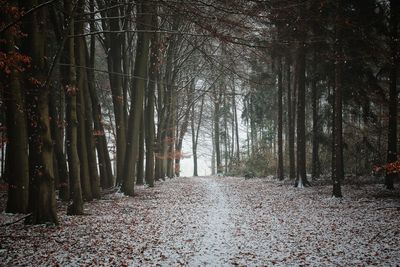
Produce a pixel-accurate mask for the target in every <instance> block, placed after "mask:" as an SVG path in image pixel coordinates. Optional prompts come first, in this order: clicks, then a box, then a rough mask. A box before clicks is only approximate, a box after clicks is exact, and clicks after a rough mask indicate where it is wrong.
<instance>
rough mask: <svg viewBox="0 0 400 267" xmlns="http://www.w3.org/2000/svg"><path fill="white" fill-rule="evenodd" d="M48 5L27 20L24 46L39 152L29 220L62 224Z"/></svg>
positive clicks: (28, 4) (31, 2)
mask: <svg viewBox="0 0 400 267" xmlns="http://www.w3.org/2000/svg"><path fill="white" fill-rule="evenodd" d="M43 2H44V1H40V0H27V1H21V2H20V5H21V6H23V7H24V8H25V9H26V10H30V9H32V8H34V7H36V6H38V5H40V4H43ZM47 19H48V8H47V6H45V7H42V8H40V9H38V10H37V11H36V12H33V13H31V14H30V15H29V18H26V19H25V23H24V29H25V32H26V33H27V37H26V44H25V45H24V49H25V52H26V54H28V55H30V56H31V57H32V62H31V70H30V75H31V77H27V79H28V84H29V91H30V96H31V97H33V99H32V104H33V105H32V107H33V108H32V110H31V112H32V113H33V114H31V115H32V118H33V120H34V121H35V122H36V124H34V125H31V127H32V129H31V132H32V133H33V135H32V136H31V138H32V139H33V141H32V146H31V147H30V148H29V149H30V152H32V151H35V153H33V154H34V155H35V157H36V158H35V165H34V171H32V172H31V174H32V177H30V179H31V189H30V194H31V195H32V197H31V199H32V200H35V201H34V202H33V203H32V204H31V212H32V216H31V217H30V218H29V221H28V222H29V223H33V224H40V223H54V224H57V223H58V218H57V213H56V199H55V186H54V170H53V144H52V138H51V130H50V116H49V104H48V103H49V93H50V87H49V85H48V77H47V73H48V68H47V62H46V61H47V60H46V58H47V56H48V54H47V51H46V42H47V39H46V33H47V30H48V29H47V25H48V23H47Z"/></svg>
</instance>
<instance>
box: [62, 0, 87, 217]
mask: <svg viewBox="0 0 400 267" xmlns="http://www.w3.org/2000/svg"><path fill="white" fill-rule="evenodd" d="M76 4H77V3H76V2H71V1H69V0H64V12H65V14H66V15H67V16H68V17H69V19H68V20H66V25H65V27H66V28H67V29H68V31H67V32H68V35H69V36H74V34H75V25H74V13H75V8H76ZM64 62H65V65H66V71H65V74H66V77H64V80H63V85H64V88H65V91H66V92H65V93H66V96H67V97H66V100H67V110H66V112H67V130H66V139H67V140H66V146H67V155H68V167H69V176H70V184H71V189H70V190H71V194H72V204H71V205H70V206H69V207H68V214H70V215H80V214H83V198H82V187H81V176H80V162H79V155H78V116H77V111H76V110H77V108H76V105H77V93H78V92H77V91H78V88H77V83H76V69H75V51H74V37H70V38H68V39H67V40H66V42H65V59H64Z"/></svg>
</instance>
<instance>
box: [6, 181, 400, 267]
mask: <svg viewBox="0 0 400 267" xmlns="http://www.w3.org/2000/svg"><path fill="white" fill-rule="evenodd" d="M136 192H137V193H136V196H135V197H134V198H130V197H124V196H122V195H121V194H118V193H114V194H110V195H106V196H105V197H104V198H103V199H101V200H95V201H92V202H90V203H86V204H85V211H86V213H87V214H88V215H86V216H67V215H65V214H66V204H65V203H61V202H59V203H58V205H59V208H58V210H59V216H60V221H61V224H60V225H59V226H46V225H38V226H27V225H24V224H23V222H18V223H15V224H11V225H7V226H4V227H0V265H1V266H27V265H28V266H29V265H30V266H66V265H67V266H399V263H400V235H399V232H400V228H399V215H400V209H399V207H400V193H399V190H397V191H394V192H389V191H386V190H384V189H383V188H382V186H380V185H374V184H368V185H363V186H357V187H354V186H351V185H345V186H344V187H343V193H344V195H345V197H344V198H342V199H335V198H331V197H330V193H331V187H330V186H328V185H317V186H314V187H310V188H303V189H297V188H293V187H292V186H291V185H289V184H288V183H282V182H278V181H274V180H271V179H268V178H265V179H249V180H245V179H244V178H234V177H197V178H185V177H183V178H174V179H171V180H168V181H166V182H160V183H158V184H157V185H156V187H155V188H146V187H143V186H139V187H137V190H136ZM0 199H1V201H0V202H1V206H0V208H2V209H4V203H5V194H4V193H3V194H2V195H1V196H0ZM22 216H23V215H12V214H6V213H4V212H3V213H1V214H0V224H2V225H3V224H5V223H8V222H11V221H15V220H17V219H18V218H20V217H22Z"/></svg>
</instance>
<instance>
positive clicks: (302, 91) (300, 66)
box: [295, 43, 310, 187]
mask: <svg viewBox="0 0 400 267" xmlns="http://www.w3.org/2000/svg"><path fill="white" fill-rule="evenodd" d="M304 45H305V44H304V43H300V44H299V46H298V48H297V60H296V75H297V171H298V175H297V177H296V182H295V186H296V187H304V186H309V185H310V184H309V182H308V180H307V170H306V128H305V127H306V125H305V112H306V111H305V109H306V88H305V83H306V79H305V78H306V77H305V75H306V57H305V47H304Z"/></svg>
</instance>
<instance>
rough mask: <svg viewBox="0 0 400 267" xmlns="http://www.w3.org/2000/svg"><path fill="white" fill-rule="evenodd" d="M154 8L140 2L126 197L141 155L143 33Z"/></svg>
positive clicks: (146, 40) (145, 63) (131, 190)
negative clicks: (139, 154)
mask: <svg viewBox="0 0 400 267" xmlns="http://www.w3.org/2000/svg"><path fill="white" fill-rule="evenodd" d="M152 12H154V11H153V7H152V5H151V4H148V3H145V1H140V2H139V3H138V5H137V14H138V20H137V21H138V22H137V29H138V38H137V44H136V59H135V68H134V77H133V82H132V85H133V86H132V87H133V88H132V92H133V94H132V99H131V108H130V110H129V119H128V135H127V136H128V140H127V147H126V155H125V162H124V172H123V179H122V191H123V192H124V194H125V195H128V196H133V194H134V181H135V174H136V163H137V159H138V153H139V136H140V131H139V128H140V125H141V121H142V117H143V101H144V95H145V84H146V83H145V82H146V80H147V69H148V60H149V44H150V37H151V36H150V34H148V33H144V32H141V31H146V30H149V25H151V20H152V15H151V14H152Z"/></svg>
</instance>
